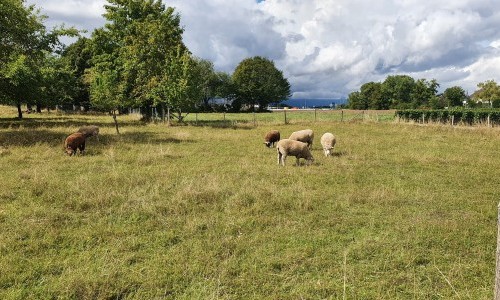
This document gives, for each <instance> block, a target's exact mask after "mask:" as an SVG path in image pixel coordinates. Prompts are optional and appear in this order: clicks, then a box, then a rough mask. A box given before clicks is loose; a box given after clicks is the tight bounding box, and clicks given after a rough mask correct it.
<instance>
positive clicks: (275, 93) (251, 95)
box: [232, 56, 291, 110]
mask: <svg viewBox="0 0 500 300" xmlns="http://www.w3.org/2000/svg"><path fill="white" fill-rule="evenodd" d="M232 79H233V82H234V85H235V88H236V98H235V100H234V101H233V103H234V107H235V109H240V108H241V106H242V105H247V106H250V107H251V108H252V110H253V109H254V108H255V105H258V106H259V109H261V110H263V109H265V108H266V107H267V105H268V104H269V103H276V102H281V101H283V100H286V99H287V98H289V97H290V96H291V93H290V84H289V83H288V80H287V79H286V78H285V77H284V76H283V72H282V71H280V70H278V69H277V68H276V67H275V66H274V63H273V62H272V61H271V60H269V59H267V58H264V57H260V56H255V57H252V58H247V59H244V60H243V61H242V62H240V63H239V65H238V66H237V67H236V70H235V71H234V73H233V76H232Z"/></svg>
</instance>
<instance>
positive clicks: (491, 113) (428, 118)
mask: <svg viewBox="0 0 500 300" xmlns="http://www.w3.org/2000/svg"><path fill="white" fill-rule="evenodd" d="M396 116H397V117H399V119H400V120H403V121H414V122H418V123H424V122H425V123H428V122H436V123H453V124H458V123H462V124H466V125H473V124H488V118H489V124H490V125H499V124H500V109H405V110H397V111H396Z"/></svg>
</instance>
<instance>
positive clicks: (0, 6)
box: [0, 0, 78, 118]
mask: <svg viewBox="0 0 500 300" xmlns="http://www.w3.org/2000/svg"><path fill="white" fill-rule="evenodd" d="M24 3H25V1H24V0H4V1H2V2H1V3H0V101H1V102H2V103H5V104H15V105H16V106H17V109H18V117H19V118H22V117H23V115H22V110H21V105H22V104H28V105H30V104H33V103H35V102H37V101H39V99H38V100H37V98H38V97H39V95H40V89H41V88H42V87H43V85H44V84H45V83H46V82H45V81H44V80H42V74H41V71H40V69H41V68H42V66H44V64H45V60H46V58H47V54H50V53H52V52H54V51H57V50H58V49H59V47H60V46H61V43H60V42H59V37H60V36H61V35H69V36H74V35H76V34H77V33H78V32H77V31H76V30H75V29H72V28H70V29H65V28H63V27H59V28H54V29H53V30H51V31H47V29H46V28H45V26H44V24H43V20H44V19H45V18H46V17H45V16H42V15H39V11H38V10H36V9H35V6H34V5H30V6H27V7H25V6H24Z"/></svg>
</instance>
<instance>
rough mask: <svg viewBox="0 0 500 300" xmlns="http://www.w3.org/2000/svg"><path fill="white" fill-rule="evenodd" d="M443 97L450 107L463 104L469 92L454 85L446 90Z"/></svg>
mask: <svg viewBox="0 0 500 300" xmlns="http://www.w3.org/2000/svg"><path fill="white" fill-rule="evenodd" d="M443 98H444V101H445V102H446V103H447V104H448V107H454V106H463V102H464V101H465V100H467V94H466V93H465V91H464V89H463V88H461V87H459V86H453V87H449V88H447V89H446V90H444V92H443Z"/></svg>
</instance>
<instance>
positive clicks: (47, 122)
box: [0, 117, 147, 131]
mask: <svg viewBox="0 0 500 300" xmlns="http://www.w3.org/2000/svg"><path fill="white" fill-rule="evenodd" d="M146 124H147V123H146V122H143V121H121V120H119V121H118V127H121V126H144V125H146ZM83 125H96V126H99V127H100V128H108V127H109V128H114V127H115V125H114V124H113V123H107V122H95V121H90V120H89V121H86V120H85V119H81V120H75V119H74V118H71V117H54V118H24V119H18V118H0V128H14V129H17V128H21V127H23V128H33V129H36V128H41V127H43V128H53V127H61V126H63V127H68V128H73V127H74V128H75V131H76V130H78V128H79V127H80V126H83Z"/></svg>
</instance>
